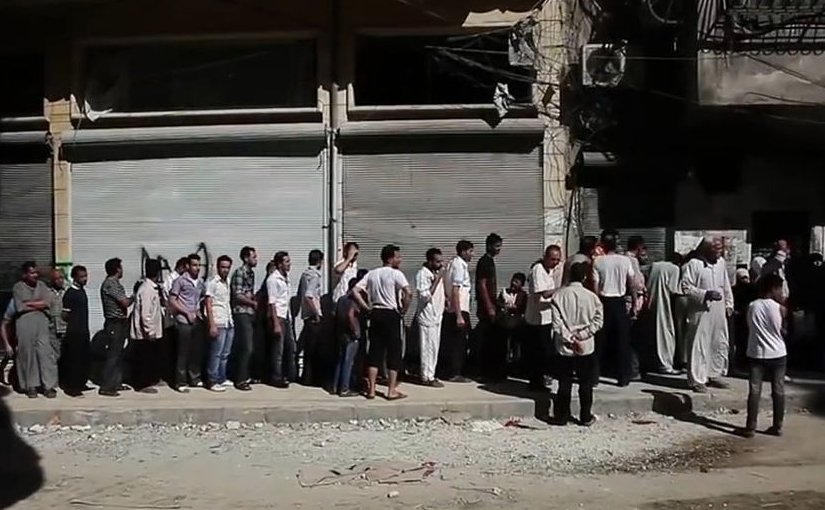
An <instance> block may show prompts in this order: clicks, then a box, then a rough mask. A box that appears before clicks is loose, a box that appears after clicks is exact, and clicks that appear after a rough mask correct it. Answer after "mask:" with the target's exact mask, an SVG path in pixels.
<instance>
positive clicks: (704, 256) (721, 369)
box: [680, 238, 733, 393]
mask: <svg viewBox="0 0 825 510" xmlns="http://www.w3.org/2000/svg"><path fill="white" fill-rule="evenodd" d="M696 251H697V257H696V258H694V259H693V260H691V261H689V262H688V263H687V264H685V266H684V268H683V272H682V279H681V282H680V283H681V288H682V292H684V294H685V295H686V296H687V298H688V311H687V328H686V335H685V336H686V340H687V344H688V383H689V384H690V387H691V388H692V389H693V390H694V391H696V392H699V393H704V392H706V391H707V386H714V387H717V388H727V387H728V384H727V383H726V382H724V381H723V380H722V377H723V376H725V375H726V374H727V370H728V323H727V317H729V316H730V315H731V314H732V313H733V292H732V291H731V286H730V279H729V278H728V272H727V267H726V263H725V259H724V258H722V242H721V240H719V239H710V238H705V240H703V241H702V243H701V244H700V245H699V247H698V248H697V249H696Z"/></svg>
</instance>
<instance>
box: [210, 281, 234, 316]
mask: <svg viewBox="0 0 825 510" xmlns="http://www.w3.org/2000/svg"><path fill="white" fill-rule="evenodd" d="M206 297H209V298H212V317H213V319H214V320H215V325H216V326H218V327H219V328H227V327H230V326H232V310H231V309H230V306H229V302H230V292H229V282H227V281H225V280H221V278H220V276H217V275H216V276H215V277H214V278H211V279H210V280H209V282H208V283H207V284H206Z"/></svg>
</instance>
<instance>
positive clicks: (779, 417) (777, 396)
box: [771, 358, 788, 429]
mask: <svg viewBox="0 0 825 510" xmlns="http://www.w3.org/2000/svg"><path fill="white" fill-rule="evenodd" d="M787 363H788V362H787V359H785V358H783V359H782V360H780V361H777V362H776V364H775V365H774V367H773V373H772V374H771V399H772V400H773V427H774V428H776V429H781V428H782V425H783V423H784V422H785V372H786V369H787Z"/></svg>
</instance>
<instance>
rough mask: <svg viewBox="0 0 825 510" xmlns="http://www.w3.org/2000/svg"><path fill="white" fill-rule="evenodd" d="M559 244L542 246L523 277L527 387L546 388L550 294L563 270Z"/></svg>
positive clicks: (551, 324)
mask: <svg viewBox="0 0 825 510" xmlns="http://www.w3.org/2000/svg"><path fill="white" fill-rule="evenodd" d="M560 262H561V248H560V247H558V246H556V245H555V244H554V245H550V246H548V247H547V249H546V250H544V257H543V258H542V259H541V260H540V261H538V262H536V263H535V264H533V267H531V268H530V276H528V277H527V309H526V311H525V313H524V319H525V321H526V322H527V324H528V326H529V328H530V333H529V337H528V338H529V341H528V344H527V347H528V351H527V353H526V354H527V363H528V365H529V367H528V370H529V373H530V389H531V390H533V391H546V390H547V387H546V386H545V385H544V375H545V373H547V372H548V368H549V367H548V364H549V361H550V354H551V353H550V349H551V346H550V344H551V338H552V333H553V313H552V310H551V309H550V298H552V297H553V293H554V292H555V291H556V289H557V288H558V285H557V281H558V280H557V275H558V274H560V273H561V272H562V271H563V269H564V268H563V266H561V265H560Z"/></svg>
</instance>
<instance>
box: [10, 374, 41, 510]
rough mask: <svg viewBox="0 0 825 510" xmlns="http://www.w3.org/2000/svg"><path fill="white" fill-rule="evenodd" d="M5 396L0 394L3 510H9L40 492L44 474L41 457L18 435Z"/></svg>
mask: <svg viewBox="0 0 825 510" xmlns="http://www.w3.org/2000/svg"><path fill="white" fill-rule="evenodd" d="M0 391H4V390H2V389H0ZM2 397H5V393H2V394H0V508H8V507H10V506H12V505H14V504H15V503H17V502H19V501H22V500H24V499H26V498H28V497H29V496H31V495H32V494H34V493H35V492H37V491H38V490H40V488H41V487H42V486H43V481H44V474H43V469H42V468H41V467H40V455H38V454H37V451H35V449H34V448H32V447H31V446H29V445H28V444H27V443H26V442H25V441H24V440H23V439H22V438H21V437H20V436H19V435H18V434H17V431H16V430H15V428H14V425H13V424H12V420H11V411H10V410H9V408H8V406H7V405H6V401H5V399H4V398H2Z"/></svg>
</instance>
